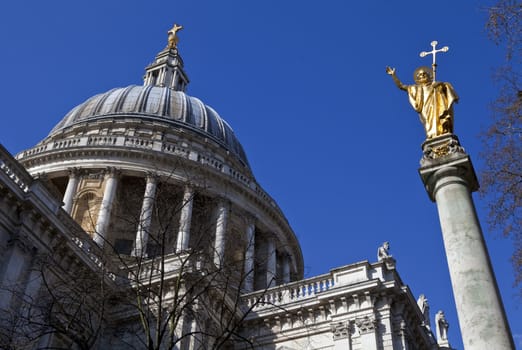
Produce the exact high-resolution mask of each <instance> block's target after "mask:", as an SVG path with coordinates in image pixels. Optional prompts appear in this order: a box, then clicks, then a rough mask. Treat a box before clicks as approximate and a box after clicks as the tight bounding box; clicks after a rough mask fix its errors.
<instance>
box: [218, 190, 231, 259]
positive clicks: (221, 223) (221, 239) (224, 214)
mask: <svg viewBox="0 0 522 350" xmlns="http://www.w3.org/2000/svg"><path fill="white" fill-rule="evenodd" d="M228 209H229V205H228V203H227V202H226V201H225V200H221V201H219V202H218V205H217V215H216V236H215V237H216V238H215V241H214V264H215V265H216V266H218V267H221V266H223V262H224V259H225V243H226V240H225V233H226V229H227V221H228Z"/></svg>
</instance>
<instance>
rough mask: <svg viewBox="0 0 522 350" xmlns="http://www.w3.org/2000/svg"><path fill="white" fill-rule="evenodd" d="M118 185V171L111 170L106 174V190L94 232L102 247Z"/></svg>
mask: <svg viewBox="0 0 522 350" xmlns="http://www.w3.org/2000/svg"><path fill="white" fill-rule="evenodd" d="M117 187H118V177H117V174H116V171H115V170H111V171H110V172H109V173H107V174H106V175H105V191H104V192H103V199H102V203H101V207H100V212H99V214H98V220H97V221H96V228H95V233H94V241H95V242H96V243H97V244H98V245H99V246H101V247H103V243H104V242H105V238H106V235H107V229H108V228H109V221H110V215H111V209H112V205H113V202H114V196H115V195H116V189H117Z"/></svg>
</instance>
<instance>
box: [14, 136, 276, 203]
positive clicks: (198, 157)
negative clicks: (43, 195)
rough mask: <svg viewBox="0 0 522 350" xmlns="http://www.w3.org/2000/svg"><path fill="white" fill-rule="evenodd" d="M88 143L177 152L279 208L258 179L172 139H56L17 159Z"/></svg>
mask: <svg viewBox="0 0 522 350" xmlns="http://www.w3.org/2000/svg"><path fill="white" fill-rule="evenodd" d="M85 146H91V147H92V146H100V147H103V146H105V147H106V146H114V147H119V146H120V147H127V148H139V149H149V150H155V151H159V152H163V153H169V154H175V155H177V156H179V157H183V158H186V159H190V160H193V161H196V162H198V163H201V164H204V165H207V166H209V167H211V168H213V169H215V170H217V171H219V172H221V173H224V174H227V175H228V176H231V177H232V178H234V179H236V180H237V181H239V182H240V183H242V184H243V185H245V186H246V187H248V188H250V189H251V190H253V191H255V192H256V194H257V195H258V196H259V197H261V198H262V199H263V200H265V201H266V202H267V203H268V204H269V205H270V206H271V207H273V208H276V209H279V207H278V206H277V204H276V202H275V201H274V200H273V199H272V197H271V196H270V195H269V194H267V193H266V192H265V191H264V190H263V189H262V188H261V187H260V186H259V185H258V184H257V183H256V182H255V180H254V181H253V180H252V179H251V178H250V177H249V176H247V175H245V174H243V173H242V172H241V171H238V170H236V169H234V168H233V167H231V166H229V165H227V164H225V163H223V162H222V161H221V160H219V159H217V158H215V157H212V156H211V155H203V154H200V153H199V152H197V151H195V150H191V149H189V148H187V147H182V146H180V145H176V144H175V143H172V142H166V141H158V140H152V139H151V138H149V137H142V136H133V137H128V136H109V135H107V136H80V137H75V138H71V139H64V140H56V141H53V142H52V143H47V144H44V145H39V146H38V147H33V148H31V149H28V150H26V151H24V152H22V153H20V154H18V155H17V157H16V158H17V159H19V160H21V159H24V158H26V157H30V156H34V155H37V154H40V153H44V152H49V151H53V150H64V149H68V148H76V147H85Z"/></svg>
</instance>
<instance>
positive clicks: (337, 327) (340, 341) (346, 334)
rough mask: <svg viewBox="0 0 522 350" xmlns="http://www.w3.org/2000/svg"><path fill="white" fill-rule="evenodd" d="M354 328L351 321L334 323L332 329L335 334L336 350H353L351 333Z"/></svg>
mask: <svg viewBox="0 0 522 350" xmlns="http://www.w3.org/2000/svg"><path fill="white" fill-rule="evenodd" d="M352 328H353V326H352V325H351V324H350V322H349V321H343V322H332V324H331V325H330V329H331V330H332V333H333V342H334V347H333V349H334V350H351V349H352V342H351V333H352Z"/></svg>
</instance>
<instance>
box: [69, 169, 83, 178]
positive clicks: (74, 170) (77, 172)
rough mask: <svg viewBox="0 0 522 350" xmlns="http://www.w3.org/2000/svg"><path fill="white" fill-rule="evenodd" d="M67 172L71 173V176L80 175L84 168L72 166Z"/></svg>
mask: <svg viewBox="0 0 522 350" xmlns="http://www.w3.org/2000/svg"><path fill="white" fill-rule="evenodd" d="M67 172H68V174H69V177H78V176H80V174H81V172H82V169H81V168H78V167H72V168H67Z"/></svg>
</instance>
